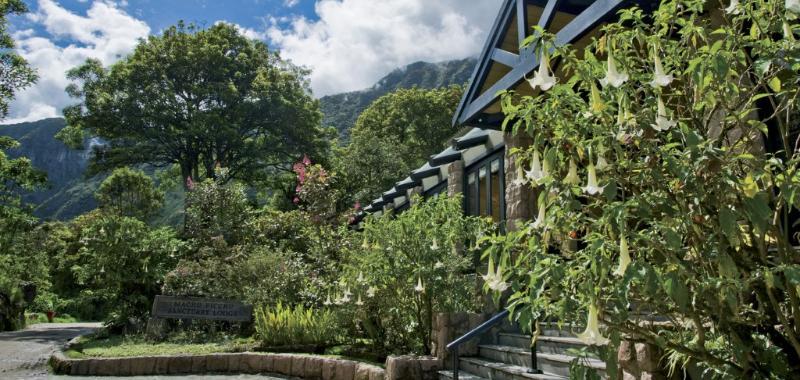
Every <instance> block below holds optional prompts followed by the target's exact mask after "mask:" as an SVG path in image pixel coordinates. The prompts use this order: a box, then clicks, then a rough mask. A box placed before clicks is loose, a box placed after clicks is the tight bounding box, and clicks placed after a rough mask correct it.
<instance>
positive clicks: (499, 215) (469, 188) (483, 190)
mask: <svg viewBox="0 0 800 380" xmlns="http://www.w3.org/2000/svg"><path fill="white" fill-rule="evenodd" d="M504 159H505V150H503V149H501V150H499V151H498V152H495V153H493V154H491V155H490V156H488V157H486V158H484V159H482V160H480V161H478V162H476V163H474V164H472V165H470V166H469V167H468V168H467V170H466V171H465V173H464V174H465V183H464V185H465V186H464V201H465V205H464V206H465V209H466V212H467V215H473V216H488V217H491V218H492V220H494V221H495V222H496V223H500V222H502V221H504V220H505V218H506V202H505V163H504Z"/></svg>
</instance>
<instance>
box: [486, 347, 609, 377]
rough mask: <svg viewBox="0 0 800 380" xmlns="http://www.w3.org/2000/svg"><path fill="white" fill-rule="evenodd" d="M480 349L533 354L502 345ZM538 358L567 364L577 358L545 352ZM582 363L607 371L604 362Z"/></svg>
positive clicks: (590, 361)
mask: <svg viewBox="0 0 800 380" xmlns="http://www.w3.org/2000/svg"><path fill="white" fill-rule="evenodd" d="M478 348H483V349H487V350H493V351H501V352H508V353H513V354H518V355H527V356H530V354H531V351H530V350H526V349H524V348H519V347H510V346H500V345H494V344H482V345H479V346H478ZM536 358H537V359H539V360H541V359H544V360H547V361H551V362H558V363H566V364H569V363H572V361H573V360H575V359H576V357H575V356H570V355H561V354H549V353H545V352H537V353H536ZM580 362H581V364H583V365H584V366H586V367H589V368H592V369H599V370H603V371H605V369H606V363H605V362H604V361H602V360H598V359H592V358H581V359H580Z"/></svg>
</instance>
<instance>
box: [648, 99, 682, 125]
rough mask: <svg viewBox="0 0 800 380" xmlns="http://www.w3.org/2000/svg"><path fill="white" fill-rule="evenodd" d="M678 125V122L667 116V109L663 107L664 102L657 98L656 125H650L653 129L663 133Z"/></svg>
mask: <svg viewBox="0 0 800 380" xmlns="http://www.w3.org/2000/svg"><path fill="white" fill-rule="evenodd" d="M676 125H678V122H676V121H675V120H672V119H670V118H669V116H668V115H667V107H666V106H664V101H663V100H661V98H660V97H659V98H658V114H657V115H656V123H655V124H653V125H652V127H653V129H655V130H657V131H659V132H664V131H668V130H670V129H672V128H673V127H675V126H676Z"/></svg>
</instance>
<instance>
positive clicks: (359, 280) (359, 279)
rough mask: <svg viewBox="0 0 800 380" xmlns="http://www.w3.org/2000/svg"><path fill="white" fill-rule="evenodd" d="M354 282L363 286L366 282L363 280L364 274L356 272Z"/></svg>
mask: <svg viewBox="0 0 800 380" xmlns="http://www.w3.org/2000/svg"><path fill="white" fill-rule="evenodd" d="M356 281H357V282H358V283H359V284H363V283H365V282H367V281H366V280H365V279H364V272H358V278H357V279H356Z"/></svg>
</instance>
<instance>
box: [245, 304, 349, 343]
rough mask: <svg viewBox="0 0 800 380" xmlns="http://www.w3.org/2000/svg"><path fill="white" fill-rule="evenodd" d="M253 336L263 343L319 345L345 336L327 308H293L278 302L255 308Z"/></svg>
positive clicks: (335, 341)
mask: <svg viewBox="0 0 800 380" xmlns="http://www.w3.org/2000/svg"><path fill="white" fill-rule="evenodd" d="M254 319H255V325H256V337H257V338H258V339H259V340H260V341H261V344H262V345H264V346H265V347H287V346H295V347H297V346H319V347H328V346H332V345H335V344H337V343H341V342H342V341H343V340H344V339H345V337H344V336H343V334H342V330H341V329H340V328H339V323H338V321H337V320H336V316H335V315H334V313H333V312H331V311H330V310H317V309H314V308H308V309H307V308H305V307H303V306H302V305H299V306H295V307H294V308H292V307H288V306H283V304H281V303H278V304H277V305H275V306H274V307H262V308H258V309H256V311H255V317H254Z"/></svg>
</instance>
